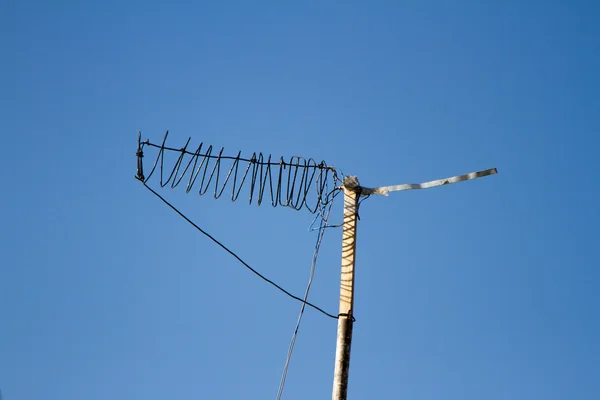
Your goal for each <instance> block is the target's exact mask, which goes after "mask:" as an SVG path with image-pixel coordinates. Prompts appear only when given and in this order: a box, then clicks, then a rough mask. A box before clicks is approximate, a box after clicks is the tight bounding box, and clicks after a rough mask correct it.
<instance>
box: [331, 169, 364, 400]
mask: <svg viewBox="0 0 600 400" xmlns="http://www.w3.org/2000/svg"><path fill="white" fill-rule="evenodd" d="M343 189H344V226H343V231H342V276H341V282H340V313H339V317H338V331H337V343H336V346H335V370H334V374H333V395H332V399H333V400H346V396H347V392H348V372H349V369H350V346H351V344H352V324H353V323H354V317H353V316H352V313H353V307H354V255H355V250H356V220H357V217H358V198H359V197H360V190H361V188H360V185H359V184H358V179H356V177H354V176H348V177H346V178H345V179H344V188H343Z"/></svg>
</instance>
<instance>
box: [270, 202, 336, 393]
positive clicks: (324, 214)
mask: <svg viewBox="0 0 600 400" xmlns="http://www.w3.org/2000/svg"><path fill="white" fill-rule="evenodd" d="M339 193H340V192H339V191H335V193H334V194H333V197H332V200H333V198H335V196H337V195H338V194H339ZM332 204H333V202H332V201H331V202H329V203H328V204H327V205H325V206H323V207H321V209H320V210H319V214H320V215H319V216H320V217H321V218H320V222H319V228H318V229H317V231H318V233H317V243H316V244H315V250H314V252H313V257H312V263H311V266H310V274H309V278H308V283H307V285H306V290H305V291H304V298H303V300H304V303H302V305H301V306H300V313H299V314H298V320H297V322H296V327H295V328H294V333H293V334H292V339H291V340H290V345H289V347H288V353H287V357H286V360H285V365H284V367H283V373H282V375H281V380H280V382H279V390H278V392H277V400H281V396H282V395H283V388H284V386H285V380H286V378H287V372H288V368H289V366H290V361H291V358H292V352H293V351H294V346H295V344H296V338H297V336H298V330H299V329H300V323H301V322H302V317H303V315H304V309H305V308H306V303H305V302H306V301H307V299H308V292H309V291H310V288H311V286H312V282H313V278H314V276H315V269H316V266H317V258H318V256H319V249H320V248H321V242H322V241H323V237H324V236H325V228H327V227H329V225H328V223H327V220H328V219H329V214H330V212H331V206H332ZM319 216H317V217H316V218H318V217H319ZM316 218H315V219H316ZM311 227H312V225H311Z"/></svg>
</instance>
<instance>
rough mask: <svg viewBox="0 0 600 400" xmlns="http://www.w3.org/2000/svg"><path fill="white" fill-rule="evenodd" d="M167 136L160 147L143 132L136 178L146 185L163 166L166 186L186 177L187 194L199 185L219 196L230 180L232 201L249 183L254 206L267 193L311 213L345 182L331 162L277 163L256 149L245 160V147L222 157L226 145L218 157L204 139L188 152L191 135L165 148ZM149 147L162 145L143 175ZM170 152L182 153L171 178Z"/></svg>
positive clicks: (298, 159) (274, 202)
mask: <svg viewBox="0 0 600 400" xmlns="http://www.w3.org/2000/svg"><path fill="white" fill-rule="evenodd" d="M168 135H169V131H167V132H166V133H165V137H164V139H163V141H162V144H160V145H157V144H154V143H150V141H149V140H146V141H144V142H142V141H141V133H138V153H137V156H138V174H137V178H138V179H139V180H141V181H142V182H144V183H146V182H147V181H148V180H149V179H150V178H151V177H152V175H153V174H154V172H155V170H156V168H157V167H158V168H159V184H160V186H161V187H165V186H167V185H168V184H169V182H170V183H171V188H176V187H177V186H179V184H180V183H181V182H182V181H183V180H184V178H185V182H186V193H189V192H190V191H191V190H192V189H193V188H194V186H197V189H198V194H199V195H204V194H206V192H207V191H208V190H209V189H210V188H213V197H214V198H215V199H218V198H219V197H221V195H223V193H224V192H225V189H226V188H227V186H228V184H230V183H231V184H230V188H231V201H236V200H237V199H238V197H239V196H240V193H241V192H242V188H243V186H244V184H245V183H246V182H247V181H248V182H249V204H252V201H253V200H254V197H255V196H256V197H257V199H256V203H257V204H258V205H260V204H262V202H263V200H264V199H265V191H266V192H267V199H268V198H269V197H270V200H271V205H272V206H273V207H277V206H281V207H290V208H292V209H294V210H300V209H302V208H306V209H307V210H308V211H310V212H311V213H312V214H314V213H316V212H317V211H319V209H320V208H321V207H322V206H324V205H326V204H328V203H329V202H330V201H331V199H330V196H331V194H332V193H331V192H327V190H328V188H332V187H335V186H336V184H337V183H338V182H340V179H339V178H338V175H337V172H336V170H335V168H333V167H331V166H328V165H327V164H326V163H325V161H321V162H320V163H317V162H316V161H315V160H314V159H312V158H309V159H308V160H307V159H305V158H302V157H298V156H292V157H291V158H290V159H289V161H288V162H286V161H284V159H283V157H281V158H280V159H279V161H278V162H274V161H272V159H271V155H269V156H268V157H266V161H265V156H264V155H263V154H262V153H258V154H257V153H252V156H251V157H250V158H242V157H241V151H240V152H238V154H237V156H235V157H231V156H224V155H223V151H224V148H221V150H220V151H219V152H218V154H217V155H213V146H212V145H211V146H208V147H207V148H206V149H205V150H203V145H204V144H203V143H200V145H199V146H198V147H197V148H196V149H195V150H194V151H189V150H188V146H189V144H190V140H191V138H188V140H187V142H186V143H185V146H183V147H182V148H180V149H176V148H172V147H167V146H165V143H166V141H167V137H168ZM144 147H151V148H156V149H158V152H157V155H156V161H155V162H154V165H153V167H152V170H151V171H150V173H149V174H148V176H147V177H144V173H143V162H142V157H143V156H144V153H143V149H144ZM165 152H169V153H175V154H177V153H178V154H179V155H178V157H177V160H176V161H175V164H173V166H172V167H171V170H170V172H169V174H168V177H167V178H166V179H165V174H164V159H165ZM182 167H183V169H182ZM224 171H227V172H226V173H224ZM274 178H275V179H274ZM197 182H198V184H197V185H196V183H197ZM267 189H268V190H267ZM311 192H313V193H314V194H315V197H316V201H312V202H309V200H308V199H309V195H310V193H311ZM310 197H311V199H314V198H315V197H312V196H310Z"/></svg>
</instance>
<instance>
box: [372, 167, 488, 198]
mask: <svg viewBox="0 0 600 400" xmlns="http://www.w3.org/2000/svg"><path fill="white" fill-rule="evenodd" d="M496 173H498V170H496V168H490V169H486V170H484V171H479V172H471V173H470V174H464V175H457V176H453V177H450V178H444V179H438V180H435V181H429V182H423V183H405V184H403V185H394V186H382V187H378V188H366V187H363V188H362V192H361V194H362V195H363V196H365V195H369V194H379V195H381V196H387V195H388V193H389V192H397V191H400V190H413V189H429V188H432V187H436V186H443V185H448V184H450V183H457V182H462V181H468V180H471V179H476V178H481V177H484V176H488V175H494V174H496Z"/></svg>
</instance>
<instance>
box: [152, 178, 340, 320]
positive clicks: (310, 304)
mask: <svg viewBox="0 0 600 400" xmlns="http://www.w3.org/2000/svg"><path fill="white" fill-rule="evenodd" d="M142 183H143V184H144V186H145V187H146V188H147V189H148V190H149V191H150V192H152V193H153V194H154V195H155V196H156V197H158V198H159V199H160V200H162V201H163V203H165V204H166V205H167V206H169V207H170V208H171V209H172V210H173V211H175V212H176V213H177V214H179V216H180V217H181V218H183V219H184V220H186V221H187V222H188V223H189V224H190V225H192V226H193V227H194V228H196V229H197V230H198V231H199V232H200V233H202V234H203V235H205V236H206V237H208V238H209V239H210V240H212V241H213V242H215V243H216V244H217V245H219V246H220V247H221V248H222V249H223V250H225V251H226V252H228V253H229V254H231V255H232V256H233V257H234V258H235V259H236V260H238V261H239V262H240V263H242V265H244V266H245V267H246V268H247V269H249V270H250V271H251V272H252V273H253V274H255V275H256V276H258V277H259V278H261V279H262V280H263V281H265V282H267V283H268V284H270V285H272V286H274V287H276V288H277V289H279V290H280V291H281V292H283V293H285V294H286V295H288V296H289V297H291V298H292V299H294V300H296V301H299V302H301V303H302V304H303V305H307V306H309V307H311V308H314V309H315V310H317V311H319V312H320V313H322V314H323V315H326V316H328V317H329V318H333V319H338V316H337V315H333V314H330V313H328V312H327V311H325V310H323V309H322V308H320V307H317V306H316V305H314V304H312V303H310V302H308V301H306V300H303V299H301V298H300V297H298V296H295V295H293V294H291V293H290V292H288V291H287V290H285V289H284V288H282V287H281V286H279V285H278V284H276V283H275V282H273V281H272V280H270V279H268V278H267V277H265V276H264V275H262V274H261V273H260V272H258V271H257V270H255V269H254V268H252V267H251V266H250V265H248V263H247V262H245V261H244V260H242V259H241V258H240V257H239V256H238V255H237V254H235V253H234V252H233V251H232V250H230V249H229V248H227V247H226V246H225V245H224V244H223V243H221V242H219V241H218V240H217V239H215V238H214V237H213V236H211V235H210V234H209V233H208V232H206V231H205V230H203V229H202V228H200V227H199V226H198V225H196V224H195V223H194V222H193V221H192V220H190V219H189V218H188V217H186V216H185V215H184V214H183V213H182V212H181V211H179V210H178V209H177V208H175V206H173V205H172V204H171V203H169V202H168V201H167V200H166V199H165V198H164V197H162V196H161V195H160V194H158V193H156V192H155V191H154V190H153V189H152V188H151V187H150V186H148V185H147V184H146V182H142Z"/></svg>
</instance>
